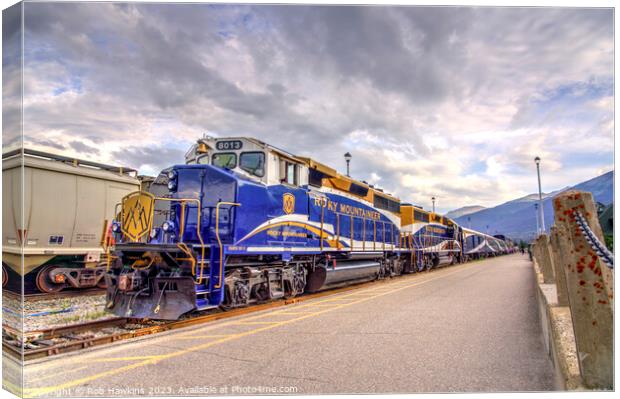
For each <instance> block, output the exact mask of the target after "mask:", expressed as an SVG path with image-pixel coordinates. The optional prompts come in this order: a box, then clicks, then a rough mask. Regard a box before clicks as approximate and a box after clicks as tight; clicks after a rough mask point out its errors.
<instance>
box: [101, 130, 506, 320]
mask: <svg viewBox="0 0 620 399" xmlns="http://www.w3.org/2000/svg"><path fill="white" fill-rule="evenodd" d="M157 180H161V181H167V185H166V190H164V191H165V192H162V190H161V185H159V187H158V190H159V191H157V192H156V191H154V190H151V192H148V191H141V192H134V193H131V194H129V195H127V196H126V197H124V198H123V200H122V204H121V206H120V214H119V216H118V218H117V220H116V221H115V222H114V224H113V231H114V238H115V240H116V251H115V261H114V262H113V263H112V265H111V268H110V270H109V272H108V273H106V275H105V278H106V283H107V287H108V288H107V303H108V308H109V310H110V311H111V312H113V313H115V314H117V315H119V316H124V317H139V318H142V317H146V318H155V319H176V318H178V317H180V316H181V315H182V314H184V313H186V312H189V311H192V310H197V309H198V310H202V309H209V308H215V307H224V308H234V307H240V306H247V305H250V304H252V303H256V302H262V301H267V300H270V299H275V298H282V297H292V296H296V295H300V294H302V293H304V292H314V291H318V290H322V289H325V288H329V287H334V286H338V285H344V284H349V283H351V282H358V281H364V280H371V279H376V278H385V277H388V276H397V275H400V274H402V273H412V272H417V271H421V270H425V269H426V270H428V269H431V268H434V267H438V266H440V265H443V264H454V263H460V262H464V261H465V260H467V259H471V258H476V257H482V256H488V255H495V254H500V253H504V252H505V250H506V245H505V243H504V241H503V240H501V239H497V238H493V237H490V236H487V235H484V234H482V233H478V232H475V231H473V230H468V229H463V228H462V227H460V226H458V225H457V224H456V223H455V222H454V221H452V220H450V219H448V218H446V217H444V216H441V215H438V214H435V213H432V212H427V211H425V210H424V209H422V208H420V207H416V206H413V205H411V204H407V203H402V202H401V201H400V199H398V198H396V197H394V196H392V195H390V194H387V193H385V192H383V191H382V190H379V189H377V188H374V187H372V186H370V185H368V184H366V183H364V182H360V181H357V180H354V179H351V178H350V177H347V176H343V175H341V174H340V173H338V172H337V171H336V170H334V169H332V168H330V167H329V166H327V165H323V164H321V163H319V162H317V161H315V160H313V159H310V158H305V157H298V156H295V155H293V154H290V153H288V152H286V151H283V150H281V149H279V148H276V147H274V146H271V145H269V144H266V143H263V142H261V141H259V140H256V139H253V138H246V137H233V138H217V139H216V138H211V137H207V138H203V139H200V140H199V141H198V143H197V144H196V145H194V146H193V147H192V148H191V149H190V150H189V152H188V153H187V154H186V164H183V165H175V166H172V167H170V168H167V169H166V170H165V171H164V172H163V173H162V174H161V175H160V176H159V177H158V178H157ZM152 187H153V186H152ZM156 214H157V215H159V216H155V215H156ZM162 215H164V217H163V218H162ZM157 219H159V220H157Z"/></svg>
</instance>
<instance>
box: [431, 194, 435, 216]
mask: <svg viewBox="0 0 620 399" xmlns="http://www.w3.org/2000/svg"><path fill="white" fill-rule="evenodd" d="M431 201H433V213H435V197H432V198H431Z"/></svg>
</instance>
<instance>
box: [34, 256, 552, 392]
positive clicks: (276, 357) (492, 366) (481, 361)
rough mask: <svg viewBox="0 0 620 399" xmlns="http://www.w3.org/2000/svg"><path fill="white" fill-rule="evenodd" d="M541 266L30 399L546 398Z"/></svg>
mask: <svg viewBox="0 0 620 399" xmlns="http://www.w3.org/2000/svg"><path fill="white" fill-rule="evenodd" d="M535 295H536V294H535V281H534V278H533V269H532V267H531V263H530V262H529V261H528V260H527V257H526V256H523V255H519V254H516V255H511V256H504V257H499V258H492V259H489V260H485V261H480V262H474V263H469V264H465V265H458V266H452V267H447V268H443V269H440V270H437V271H433V272H430V273H422V274H417V275H412V276H406V277H402V278H397V279H393V280H391V281H389V282H387V283H385V284H379V285H374V286H372V287H366V288H361V289H358V290H354V291H349V292H346V293H340V294H334V295H330V296H327V297H323V298H318V299H316V300H312V301H308V302H303V303H300V304H297V305H291V306H286V307H284V308H277V309H275V310H268V311H264V312H260V313H253V314H250V315H245V316H239V317H237V318H233V319H227V320H225V321H221V322H214V323H210V324H208V325H204V326H195V327H190V328H187V329H183V330H177V331H171V332H168V333H164V334H161V335H157V336H155V337H148V338H145V339H140V340H138V341H133V342H125V343H122V344H119V345H116V346H112V347H107V348H98V349H94V350H91V351H89V352H82V353H80V354H76V355H68V356H63V357H61V358H56V359H52V360H47V361H44V362H40V363H36V364H30V365H27V366H26V367H25V374H24V381H25V384H26V387H27V388H26V390H25V392H24V393H25V395H27V396H46V397H54V396H63V397H67V396H115V395H121V396H134V395H164V396H170V395H207V394H211V395H222V394H232V395H241V394H327V393H413V392H481V391H485V392H488V391H493V392H502V391H546V390H552V389H553V369H552V365H551V362H550V360H549V358H548V357H547V354H546V351H545V349H544V346H543V340H542V334H541V330H540V325H539V323H538V316H537V303H536V298H535Z"/></svg>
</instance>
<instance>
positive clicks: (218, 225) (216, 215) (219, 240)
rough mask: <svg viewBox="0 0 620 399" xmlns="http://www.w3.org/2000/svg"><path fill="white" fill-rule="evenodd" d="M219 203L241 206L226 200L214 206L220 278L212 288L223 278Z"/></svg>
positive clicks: (219, 285)
mask: <svg viewBox="0 0 620 399" xmlns="http://www.w3.org/2000/svg"><path fill="white" fill-rule="evenodd" d="M221 205H230V206H241V204H240V203H238V202H226V201H221V202H218V203H217V205H216V206H215V238H216V239H217V244H218V246H219V249H220V278H219V281H218V282H217V285H216V286H214V288H222V282H223V280H224V265H223V263H222V261H223V260H224V259H223V258H224V247H223V246H222V240H221V239H220V206H221ZM321 242H322V241H321ZM203 253H204V250H203ZM203 258H204V255H203ZM211 267H213V265H211ZM200 275H201V279H202V267H201V269H200Z"/></svg>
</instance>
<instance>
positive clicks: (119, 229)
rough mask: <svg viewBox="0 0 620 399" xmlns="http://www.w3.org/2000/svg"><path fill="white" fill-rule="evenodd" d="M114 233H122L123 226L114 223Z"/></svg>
mask: <svg viewBox="0 0 620 399" xmlns="http://www.w3.org/2000/svg"><path fill="white" fill-rule="evenodd" d="M112 231H113V232H115V233H118V232H120V231H121V225H120V224H118V223H117V222H113V223H112Z"/></svg>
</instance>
